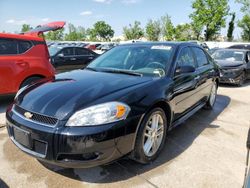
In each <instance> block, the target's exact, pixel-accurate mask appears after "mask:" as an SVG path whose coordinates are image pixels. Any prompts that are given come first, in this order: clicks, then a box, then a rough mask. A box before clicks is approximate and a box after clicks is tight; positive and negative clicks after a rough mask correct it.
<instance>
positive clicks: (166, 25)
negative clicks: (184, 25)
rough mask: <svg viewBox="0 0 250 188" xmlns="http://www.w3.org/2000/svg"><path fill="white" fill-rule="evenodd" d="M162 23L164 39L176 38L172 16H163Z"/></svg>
mask: <svg viewBox="0 0 250 188" xmlns="http://www.w3.org/2000/svg"><path fill="white" fill-rule="evenodd" d="M161 25H162V29H161V31H162V36H163V39H164V40H174V35H175V29H174V25H173V23H172V21H171V17H170V16H169V15H168V14H166V15H165V16H162V17H161Z"/></svg>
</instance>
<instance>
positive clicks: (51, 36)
mask: <svg viewBox="0 0 250 188" xmlns="http://www.w3.org/2000/svg"><path fill="white" fill-rule="evenodd" d="M45 38H46V40H63V38H64V29H59V30H57V31H49V32H48V33H47V34H46V35H45Z"/></svg>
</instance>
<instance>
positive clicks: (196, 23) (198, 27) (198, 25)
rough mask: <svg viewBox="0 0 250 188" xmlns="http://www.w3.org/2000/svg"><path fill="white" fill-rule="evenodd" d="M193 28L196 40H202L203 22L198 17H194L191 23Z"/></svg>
mask: <svg viewBox="0 0 250 188" xmlns="http://www.w3.org/2000/svg"><path fill="white" fill-rule="evenodd" d="M191 27H192V30H193V32H194V36H195V37H194V38H195V39H196V40H200V36H201V33H202V30H203V24H202V22H201V21H200V20H199V19H198V18H197V17H194V18H193V21H192V22H191Z"/></svg>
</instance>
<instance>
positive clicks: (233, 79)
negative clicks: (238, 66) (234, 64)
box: [219, 70, 243, 84]
mask: <svg viewBox="0 0 250 188" xmlns="http://www.w3.org/2000/svg"><path fill="white" fill-rule="evenodd" d="M242 72H243V70H236V71H230V70H222V71H221V76H220V79H219V82H220V83H228V84H237V83H239V82H240V80H241V75H242Z"/></svg>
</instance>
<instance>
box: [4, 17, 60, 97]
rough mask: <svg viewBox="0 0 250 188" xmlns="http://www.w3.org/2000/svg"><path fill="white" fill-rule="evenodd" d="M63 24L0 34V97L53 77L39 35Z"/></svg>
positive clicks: (43, 44)
mask: <svg viewBox="0 0 250 188" xmlns="http://www.w3.org/2000/svg"><path fill="white" fill-rule="evenodd" d="M64 25H65V22H53V23H49V24H46V25H42V26H38V27H37V28H35V29H33V30H31V31H28V32H27V33H23V34H7V33H0V95H8V94H15V93H16V92H17V91H18V90H19V89H20V88H22V87H24V86H25V85H28V84H30V83H32V82H34V81H37V80H39V79H42V78H51V77H53V76H54V74H55V70H54V68H53V66H52V65H51V63H50V56H49V52H48V48H47V45H46V42H45V40H44V38H43V36H42V35H43V32H46V31H54V30H57V29H61V28H62V27H63V26H64Z"/></svg>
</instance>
